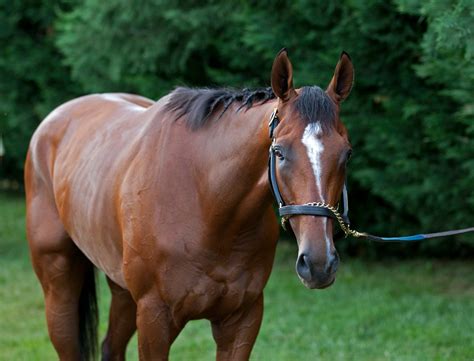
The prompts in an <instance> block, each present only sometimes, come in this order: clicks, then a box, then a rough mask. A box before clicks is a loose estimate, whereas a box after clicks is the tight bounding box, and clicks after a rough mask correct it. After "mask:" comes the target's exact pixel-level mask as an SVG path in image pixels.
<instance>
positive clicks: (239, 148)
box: [202, 101, 276, 226]
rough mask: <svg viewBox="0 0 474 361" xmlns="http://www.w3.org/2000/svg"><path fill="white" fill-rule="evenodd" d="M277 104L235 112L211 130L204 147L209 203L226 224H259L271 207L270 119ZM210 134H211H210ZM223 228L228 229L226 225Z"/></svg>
mask: <svg viewBox="0 0 474 361" xmlns="http://www.w3.org/2000/svg"><path fill="white" fill-rule="evenodd" d="M275 104H276V103H275V101H271V102H268V103H266V104H263V105H258V106H255V107H252V108H250V109H247V110H241V111H239V112H235V111H233V110H232V109H229V110H228V111H227V112H226V113H225V117H226V118H227V119H220V120H219V121H218V122H217V123H216V124H214V126H212V127H210V128H209V129H208V130H209V132H210V134H207V135H206V138H207V139H208V141H207V143H206V144H205V145H204V147H205V148H206V149H207V152H206V154H210V157H209V159H208V160H207V161H206V163H207V164H206V177H207V182H206V187H207V188H208V189H206V190H203V191H204V192H202V194H205V196H204V197H210V198H208V199H206V202H205V204H212V205H214V206H215V207H214V206H213V209H215V211H216V212H218V213H219V214H222V215H224V214H227V217H221V218H222V222H226V218H229V217H230V218H232V219H231V220H229V221H233V222H236V223H241V222H242V223H246V224H249V222H252V221H255V222H258V221H259V219H260V218H261V217H262V215H263V213H264V212H265V211H266V210H268V209H269V208H270V207H271V204H272V202H273V198H272V196H271V192H270V188H269V185H268V175H267V174H268V149H269V146H270V144H271V140H270V138H269V135H268V134H269V133H268V132H269V130H268V119H269V117H270V115H271V112H272V110H273V108H274V107H275ZM206 133H207V131H206ZM222 226H225V225H224V224H222Z"/></svg>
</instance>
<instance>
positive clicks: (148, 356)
mask: <svg viewBox="0 0 474 361" xmlns="http://www.w3.org/2000/svg"><path fill="white" fill-rule="evenodd" d="M137 306H138V308H137V328H138V350H139V355H140V360H141V361H145V360H168V356H169V351H170V347H171V344H172V343H173V341H174V340H175V339H176V337H177V336H178V334H179V332H180V331H181V330H182V329H183V327H184V325H181V324H177V322H176V320H173V318H172V315H171V312H170V310H169V308H168V307H167V306H166V305H165V304H163V303H162V301H161V300H160V299H159V298H157V297H154V296H145V297H142V298H141V299H140V300H139V301H138V305H137Z"/></svg>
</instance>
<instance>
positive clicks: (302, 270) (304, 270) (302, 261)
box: [296, 254, 312, 281]
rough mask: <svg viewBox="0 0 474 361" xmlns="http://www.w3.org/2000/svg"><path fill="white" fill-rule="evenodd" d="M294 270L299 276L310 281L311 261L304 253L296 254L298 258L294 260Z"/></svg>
mask: <svg viewBox="0 0 474 361" xmlns="http://www.w3.org/2000/svg"><path fill="white" fill-rule="evenodd" d="M296 272H298V274H299V275H300V277H301V278H302V279H304V280H306V281H310V280H311V278H312V272H311V263H310V261H309V259H308V257H306V255H305V254H300V255H299V256H298V260H297V261H296Z"/></svg>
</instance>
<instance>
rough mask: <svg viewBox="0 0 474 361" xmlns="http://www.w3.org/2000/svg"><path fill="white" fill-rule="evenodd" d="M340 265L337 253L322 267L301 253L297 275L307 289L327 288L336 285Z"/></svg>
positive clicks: (297, 264)
mask: <svg viewBox="0 0 474 361" xmlns="http://www.w3.org/2000/svg"><path fill="white" fill-rule="evenodd" d="M338 265H339V255H338V254H337V252H334V253H333V254H332V255H330V256H329V257H328V259H327V260H326V262H325V264H324V266H322V267H321V266H318V265H317V264H315V262H313V261H311V258H310V257H309V256H308V255H307V254H305V253H301V254H300V255H299V256H298V260H297V261H296V273H298V276H299V278H300V279H301V282H303V284H304V285H305V286H306V287H308V288H311V289H313V288H326V287H329V286H330V285H332V284H333V283H334V280H335V279H336V271H337V267H338Z"/></svg>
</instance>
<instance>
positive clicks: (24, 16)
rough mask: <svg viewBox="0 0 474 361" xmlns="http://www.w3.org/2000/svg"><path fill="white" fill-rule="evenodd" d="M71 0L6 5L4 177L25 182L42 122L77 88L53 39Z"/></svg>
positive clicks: (4, 0) (2, 31)
mask: <svg viewBox="0 0 474 361" xmlns="http://www.w3.org/2000/svg"><path fill="white" fill-rule="evenodd" d="M69 4H71V1H67V0H64V1H55V2H38V1H24V0H14V1H12V0H1V1H0V49H1V50H0V97H1V101H0V134H1V135H2V136H3V141H4V146H5V159H4V161H3V162H2V167H0V178H7V177H9V178H15V179H21V177H22V168H23V162H24V159H25V155H26V149H27V146H28V142H29V139H30V137H31V134H32V133H33V131H34V129H35V128H36V126H37V125H38V124H39V122H40V120H41V119H42V118H43V117H44V116H46V115H47V114H48V113H49V112H50V111H51V110H52V109H53V108H54V107H56V106H58V105H60V104H61V103H63V102H64V101H66V100H67V99H69V98H71V97H72V96H73V95H75V94H77V88H75V87H74V84H72V83H71V81H70V79H69V72H68V69H67V68H65V67H64V66H62V64H61V61H62V60H61V56H60V54H59V52H58V50H57V49H56V47H55V45H54V42H53V39H54V37H55V29H54V26H53V23H54V21H55V19H56V16H57V11H58V10H59V9H61V8H63V9H68V8H69Z"/></svg>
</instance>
